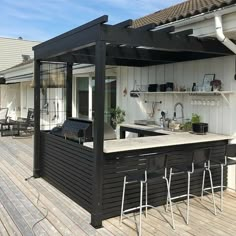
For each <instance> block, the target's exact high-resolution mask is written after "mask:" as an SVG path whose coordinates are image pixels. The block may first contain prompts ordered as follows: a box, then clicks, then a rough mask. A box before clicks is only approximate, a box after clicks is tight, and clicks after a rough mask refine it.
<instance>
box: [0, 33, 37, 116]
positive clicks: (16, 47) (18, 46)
mask: <svg viewBox="0 0 236 236" xmlns="http://www.w3.org/2000/svg"><path fill="white" fill-rule="evenodd" d="M37 44H39V42H37V41H29V40H23V39H22V38H18V39H12V38H3V37H0V77H1V81H2V78H4V79H6V77H7V78H8V79H7V84H1V85H0V93H1V97H0V98H1V99H0V104H1V105H0V107H8V108H9V115H10V116H11V117H12V118H13V119H15V118H17V116H21V115H24V116H25V115H26V114H25V113H24V112H23V113H22V111H23V110H24V109H26V107H25V104H24V103H22V104H21V101H22V102H23V100H24V99H23V97H22V96H26V93H25V91H24V90H25V83H23V82H25V81H32V79H33V71H32V67H31V66H30V67H29V68H30V69H27V66H28V64H29V62H31V63H32V58H33V51H32V47H33V46H35V45H37ZM13 78H14V79H13ZM20 82H21V83H20ZM32 96H33V93H31V95H30V97H32ZM29 101H31V104H29V107H32V106H33V101H32V100H29Z"/></svg>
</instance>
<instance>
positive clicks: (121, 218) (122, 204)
mask: <svg viewBox="0 0 236 236" xmlns="http://www.w3.org/2000/svg"><path fill="white" fill-rule="evenodd" d="M125 187H126V176H125V177H124V183H123V193H122V202H121V212H120V224H121V223H122V220H123V211H124V200H125Z"/></svg>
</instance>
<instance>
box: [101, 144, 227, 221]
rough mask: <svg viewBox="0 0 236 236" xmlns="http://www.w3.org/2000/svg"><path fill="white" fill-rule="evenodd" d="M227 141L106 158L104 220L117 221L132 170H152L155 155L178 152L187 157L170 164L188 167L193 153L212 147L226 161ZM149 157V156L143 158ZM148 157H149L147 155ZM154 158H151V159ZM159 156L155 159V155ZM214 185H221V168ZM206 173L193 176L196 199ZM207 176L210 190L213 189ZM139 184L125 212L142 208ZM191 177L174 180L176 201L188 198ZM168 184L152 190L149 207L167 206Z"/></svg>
mask: <svg viewBox="0 0 236 236" xmlns="http://www.w3.org/2000/svg"><path fill="white" fill-rule="evenodd" d="M226 143H227V141H218V142H209V143H199V144H191V145H180V146H170V147H163V148H156V149H155V148H153V149H144V150H136V151H129V152H120V153H112V154H106V155H105V156H104V182H103V219H107V218H110V217H115V216H118V215H119V214H120V209H121V197H122V186H123V178H124V176H125V174H126V173H128V172H129V171H131V170H143V172H144V171H145V169H148V167H147V165H148V158H153V155H152V153H167V154H169V155H171V156H172V155H173V156H174V154H175V153H176V152H177V151H183V152H184V153H186V154H185V155H183V156H182V157H181V158H180V157H178V158H171V159H170V160H168V164H169V166H173V167H174V166H176V165H186V163H188V162H189V161H191V154H190V153H191V152H192V151H193V150H194V149H199V148H206V147H209V148H211V149H212V154H211V158H212V159H222V158H224V153H225V145H226ZM143 154H145V155H143ZM146 154H147V155H146ZM149 154H151V155H149ZM154 156H155V155H154ZM212 175H213V182H214V185H220V168H218V169H217V168H215V169H212ZM224 182H225V185H227V170H226V169H225V173H224ZM201 184H202V172H199V173H195V174H193V175H192V176H191V192H192V193H193V194H195V195H200V194H201ZM209 184H210V182H209V178H208V176H207V181H206V186H209ZM139 188H140V187H139V184H133V185H127V191H126V197H125V199H126V200H125V208H132V207H137V206H139V195H140V189H139ZM186 192H187V175H178V176H174V177H173V179H172V187H171V193H172V197H174V196H176V195H182V194H186ZM166 194H167V193H166V183H165V181H162V180H160V181H157V182H156V183H152V184H150V185H149V186H148V200H149V204H151V205H153V206H159V205H163V204H165V202H166V196H167V195H166Z"/></svg>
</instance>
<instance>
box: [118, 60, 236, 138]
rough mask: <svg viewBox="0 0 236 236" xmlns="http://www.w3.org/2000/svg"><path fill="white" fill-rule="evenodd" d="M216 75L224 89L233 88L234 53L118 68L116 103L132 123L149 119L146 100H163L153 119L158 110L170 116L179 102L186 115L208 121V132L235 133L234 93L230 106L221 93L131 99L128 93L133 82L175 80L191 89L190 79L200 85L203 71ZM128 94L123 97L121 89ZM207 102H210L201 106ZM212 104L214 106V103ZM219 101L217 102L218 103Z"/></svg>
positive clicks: (177, 83) (156, 119)
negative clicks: (171, 62) (196, 115)
mask: <svg viewBox="0 0 236 236" xmlns="http://www.w3.org/2000/svg"><path fill="white" fill-rule="evenodd" d="M211 73H212V74H215V75H216V79H220V80H222V81H223V89H224V90H227V91H229V90H234V91H236V81H235V80H234V75H235V56H228V57H220V58H213V59H206V60H198V61H189V62H181V63H175V64H167V65H160V66H151V67H145V68H133V67H121V68H119V69H118V76H119V78H118V80H117V82H118V86H117V87H118V91H117V98H118V99H117V101H118V105H119V106H120V107H122V108H123V109H124V110H126V113H127V116H126V122H131V123H132V122H133V121H134V120H136V119H148V118H150V117H149V115H148V113H150V112H151V103H144V101H145V100H147V101H162V104H160V105H158V106H157V109H156V112H155V117H154V119H155V121H156V122H159V119H160V117H161V115H160V112H161V111H162V110H165V111H166V112H167V113H168V117H169V118H172V117H173V112H174V110H173V109H174V104H175V103H176V102H182V103H183V104H184V116H185V118H191V115H192V113H198V114H200V116H201V118H202V121H204V122H207V123H209V131H210V132H214V133H221V134H230V135H231V134H234V133H236V124H235V122H234V117H235V115H236V114H235V109H232V108H233V107H235V106H236V95H229V100H230V104H231V105H230V106H229V105H228V104H227V103H226V102H225V101H224V99H223V98H222V97H221V96H199V95H198V96H190V95H188V94H184V95H174V94H173V95H172V94H170V95H169V94H163V95H162V94H161V95H141V97H140V98H132V97H130V96H129V92H130V91H131V90H132V89H133V86H134V81H135V80H136V81H137V84H142V85H148V84H151V83H157V84H161V83H166V82H174V83H175V84H176V85H177V86H178V87H179V86H185V88H186V89H191V88H192V84H193V82H196V83H198V84H199V85H201V84H202V82H203V77H204V75H205V74H211ZM125 88H126V89H127V91H128V94H127V95H126V96H123V91H124V89H125ZM195 101H198V102H199V101H201V103H202V104H201V105H192V104H191V103H192V102H195ZM204 101H205V103H206V104H207V103H209V102H210V104H212V105H203V103H204ZM213 103H214V105H213ZM217 104H218V105H217Z"/></svg>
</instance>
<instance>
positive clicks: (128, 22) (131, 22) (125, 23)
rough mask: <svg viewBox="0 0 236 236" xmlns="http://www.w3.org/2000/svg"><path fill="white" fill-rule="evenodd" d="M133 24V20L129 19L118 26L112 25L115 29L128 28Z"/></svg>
mask: <svg viewBox="0 0 236 236" xmlns="http://www.w3.org/2000/svg"><path fill="white" fill-rule="evenodd" d="M132 24H133V20H131V19H129V20H126V21H122V22H120V23H118V24H115V25H113V26H114V27H117V28H128V27H130V26H131V25H132Z"/></svg>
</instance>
